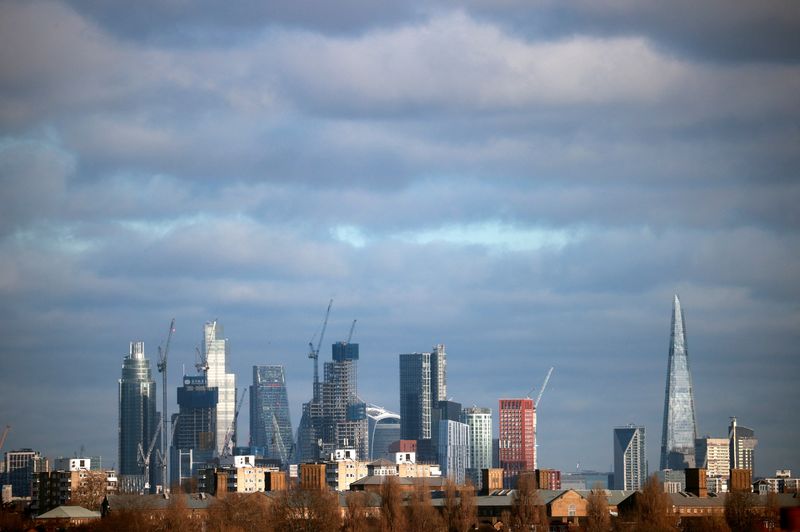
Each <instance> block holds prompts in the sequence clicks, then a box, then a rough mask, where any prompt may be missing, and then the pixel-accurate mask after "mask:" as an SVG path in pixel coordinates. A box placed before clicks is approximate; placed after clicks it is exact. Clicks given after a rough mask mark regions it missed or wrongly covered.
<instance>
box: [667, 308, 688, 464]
mask: <svg viewBox="0 0 800 532" xmlns="http://www.w3.org/2000/svg"><path fill="white" fill-rule="evenodd" d="M696 438H697V418H696V417H695V413H694V391H693V388H692V375H691V373H690V372H689V351H688V348H687V346H686V328H685V326H684V322H683V310H682V309H681V301H680V299H678V296H677V295H676V296H675V298H674V299H673V302H672V328H671V331H670V342H669V362H668V363H667V386H666V390H665V394H664V425H663V432H662V436H661V465H660V469H685V468H686V467H694V440H695V439H696Z"/></svg>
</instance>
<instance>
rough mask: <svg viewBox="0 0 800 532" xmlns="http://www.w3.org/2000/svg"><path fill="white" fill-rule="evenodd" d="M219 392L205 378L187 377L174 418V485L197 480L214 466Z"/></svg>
mask: <svg viewBox="0 0 800 532" xmlns="http://www.w3.org/2000/svg"><path fill="white" fill-rule="evenodd" d="M218 401H219V392H218V390H217V388H215V387H210V386H208V381H207V380H206V376H205V375H184V376H183V386H181V387H179V388H178V413H177V414H175V415H174V416H173V424H174V426H175V428H174V429H173V434H172V449H171V453H172V454H171V456H172V459H171V460H170V463H171V464H172V467H171V468H170V478H171V483H172V484H180V483H181V482H183V481H185V480H187V479H189V478H191V477H193V476H195V475H196V474H197V472H198V470H199V468H200V467H203V466H205V465H206V464H208V463H210V462H211V460H212V458H213V457H214V452H215V450H216V448H217V445H216V436H217V402H218Z"/></svg>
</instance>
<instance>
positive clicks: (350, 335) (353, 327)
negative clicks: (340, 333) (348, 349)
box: [345, 320, 358, 344]
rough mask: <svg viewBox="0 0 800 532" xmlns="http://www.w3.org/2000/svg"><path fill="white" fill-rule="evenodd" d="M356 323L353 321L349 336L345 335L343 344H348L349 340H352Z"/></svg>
mask: <svg viewBox="0 0 800 532" xmlns="http://www.w3.org/2000/svg"><path fill="white" fill-rule="evenodd" d="M357 321H358V320H353V324H352V325H351V326H350V334H348V335H347V342H345V343H348V344H349V343H350V340H352V339H353V331H354V330H355V328H356V322H357Z"/></svg>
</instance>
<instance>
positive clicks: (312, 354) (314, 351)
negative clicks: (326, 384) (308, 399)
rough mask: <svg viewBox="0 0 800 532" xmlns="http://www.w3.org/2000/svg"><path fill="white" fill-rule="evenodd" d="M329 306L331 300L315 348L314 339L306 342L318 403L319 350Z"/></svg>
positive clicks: (329, 313)
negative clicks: (311, 363)
mask: <svg viewBox="0 0 800 532" xmlns="http://www.w3.org/2000/svg"><path fill="white" fill-rule="evenodd" d="M331 305H333V298H331V300H330V301H328V310H326V311H325V321H323V322H322V331H321V332H320V333H319V341H318V342H317V347H316V348H314V337H311V341H310V342H308V348H309V353H308V358H310V359H312V360H313V361H314V401H315V402H316V401H319V348H320V347H321V346H322V339H323V338H324V337H325V329H327V328H328V317H329V316H330V315H331Z"/></svg>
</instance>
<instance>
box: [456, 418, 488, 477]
mask: <svg viewBox="0 0 800 532" xmlns="http://www.w3.org/2000/svg"><path fill="white" fill-rule="evenodd" d="M461 421H462V422H463V423H466V425H467V426H468V427H469V462H470V467H469V469H468V470H467V477H468V478H469V480H470V481H472V484H473V485H474V486H475V487H476V488H477V489H479V490H480V489H482V488H483V486H482V480H483V479H482V475H481V470H482V469H490V468H491V467H492V409H491V408H481V407H477V406H471V407H469V408H464V409H463V410H462V411H461Z"/></svg>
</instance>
